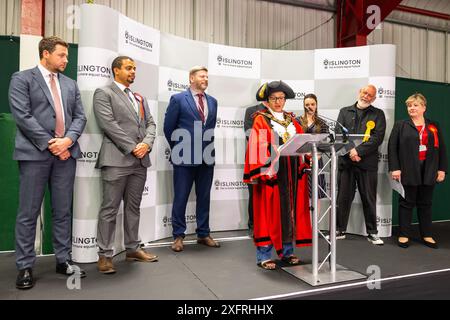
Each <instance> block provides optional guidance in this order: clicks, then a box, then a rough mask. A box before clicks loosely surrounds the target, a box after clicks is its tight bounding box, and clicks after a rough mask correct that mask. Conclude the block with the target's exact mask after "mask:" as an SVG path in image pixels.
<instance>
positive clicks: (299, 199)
mask: <svg viewBox="0 0 450 320" xmlns="http://www.w3.org/2000/svg"><path fill="white" fill-rule="evenodd" d="M265 113H270V111H269V110H263V111H259V112H257V113H255V118H254V122H253V127H252V132H251V134H250V137H249V142H248V145H247V151H246V157H245V166H244V182H246V183H248V184H253V185H254V186H253V219H254V230H253V233H254V243H255V245H256V246H267V245H270V244H272V245H273V246H274V247H275V250H276V251H277V253H278V255H280V254H281V253H282V247H283V245H282V226H281V205H280V192H279V185H278V178H277V167H278V166H277V164H278V162H279V160H280V155H279V152H278V145H279V144H278V143H276V139H278V135H276V134H275V133H274V131H273V130H272V127H271V125H270V124H269V123H270V120H269V119H268V118H267V117H266V116H264V114H265ZM285 117H291V119H292V122H293V124H294V125H295V128H296V131H297V133H303V130H302V127H301V126H300V124H299V123H298V122H297V120H296V119H295V116H294V115H293V114H291V113H287V112H285ZM288 161H289V159H288ZM289 167H290V166H289ZM305 167H307V164H305V163H303V162H302V159H301V157H298V168H297V170H298V174H297V175H294V174H293V173H292V174H291V172H288V174H289V177H292V178H290V179H289V184H290V186H288V187H289V189H290V190H293V188H292V184H294V183H297V188H296V189H297V193H296V197H295V198H296V203H295V204H292V207H293V209H294V210H293V211H294V212H293V214H294V217H292V218H293V221H294V222H295V224H294V225H293V227H294V236H295V239H292V240H293V241H295V244H296V246H297V247H301V246H310V245H311V237H312V231H311V218H310V212H309V195H308V178H307V175H306V174H301V172H302V170H303V169H304V168H305ZM289 171H290V170H289ZM294 176H298V179H297V181H293V178H294ZM292 200H293V199H292Z"/></svg>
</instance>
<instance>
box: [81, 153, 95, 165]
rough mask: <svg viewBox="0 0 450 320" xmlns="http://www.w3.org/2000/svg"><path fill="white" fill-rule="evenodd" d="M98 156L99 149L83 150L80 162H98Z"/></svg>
mask: <svg viewBox="0 0 450 320" xmlns="http://www.w3.org/2000/svg"><path fill="white" fill-rule="evenodd" d="M97 158H98V151H85V152H81V158H80V159H78V162H84V163H96V162H97Z"/></svg>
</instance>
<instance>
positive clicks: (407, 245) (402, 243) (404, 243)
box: [397, 239, 410, 249]
mask: <svg viewBox="0 0 450 320" xmlns="http://www.w3.org/2000/svg"><path fill="white" fill-rule="evenodd" d="M397 245H398V246H399V247H400V248H403V249H406V248H408V247H409V245H410V242H409V239H408V241H406V242H400V241H399V240H397Z"/></svg>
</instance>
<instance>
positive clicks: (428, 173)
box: [388, 119, 448, 186]
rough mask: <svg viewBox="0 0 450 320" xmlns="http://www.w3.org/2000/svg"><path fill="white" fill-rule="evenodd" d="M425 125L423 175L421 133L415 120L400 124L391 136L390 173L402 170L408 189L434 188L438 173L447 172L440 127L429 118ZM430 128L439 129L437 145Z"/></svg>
mask: <svg viewBox="0 0 450 320" xmlns="http://www.w3.org/2000/svg"><path fill="white" fill-rule="evenodd" d="M425 124H426V130H427V135H428V144H427V156H426V160H425V168H424V172H423V176H422V172H421V171H420V160H419V132H418V131H417V128H416V126H415V125H414V123H413V122H412V120H411V119H407V120H400V121H397V122H396V123H395V124H394V127H393V128H392V132H391V136H390V137H389V145H388V159H389V171H395V170H401V171H402V175H401V181H402V184H403V185H405V186H419V185H434V184H435V183H436V177H437V172H438V170H439V171H445V172H447V166H448V161H447V151H446V148H445V143H444V139H443V134H442V132H441V128H440V127H439V125H438V124H437V123H436V122H434V121H430V120H428V119H425ZM430 125H433V126H434V127H435V128H436V129H437V138H438V142H437V143H435V141H434V134H433V133H432V132H431V131H430ZM435 145H436V146H435Z"/></svg>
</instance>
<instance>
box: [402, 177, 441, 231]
mask: <svg viewBox="0 0 450 320" xmlns="http://www.w3.org/2000/svg"><path fill="white" fill-rule="evenodd" d="M403 187H404V189H405V198H403V197H399V201H398V205H399V207H398V223H399V226H400V228H399V229H400V232H399V236H400V237H407V238H409V237H411V222H412V216H413V209H414V207H417V217H418V218H419V229H420V235H421V236H422V238H425V237H431V236H432V235H431V225H432V214H431V205H432V200H433V190H434V185H433V186H425V185H421V186H403Z"/></svg>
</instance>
